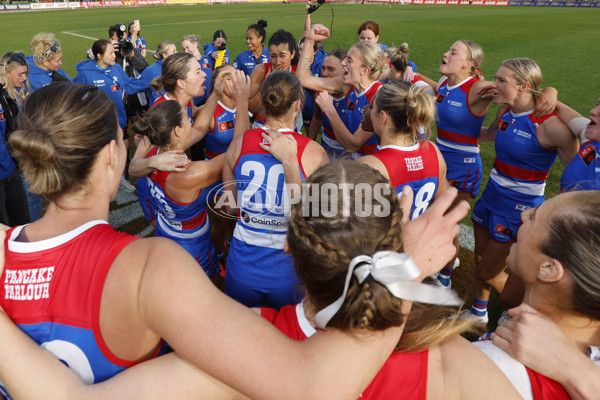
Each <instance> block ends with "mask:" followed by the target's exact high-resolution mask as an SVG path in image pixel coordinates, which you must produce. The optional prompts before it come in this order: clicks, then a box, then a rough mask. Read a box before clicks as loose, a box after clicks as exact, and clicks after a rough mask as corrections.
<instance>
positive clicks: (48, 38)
mask: <svg viewBox="0 0 600 400" xmlns="http://www.w3.org/2000/svg"><path fill="white" fill-rule="evenodd" d="M54 43H58V41H57V40H56V36H54V34H53V33H46V32H40V33H38V34H37V35H35V36H34V37H33V39H31V42H29V46H30V47H31V52H32V54H33V62H34V63H35V64H36V65H40V64H41V63H42V62H43V61H44V60H48V61H50V59H51V58H54V57H55V56H56V53H58V52H59V51H62V50H61V47H60V44H59V45H58V48H57V49H56V51H54V52H53V51H50V53H48V51H49V50H50V49H51V48H52V46H54ZM46 53H48V55H44V54H46Z"/></svg>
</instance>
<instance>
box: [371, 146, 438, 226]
mask: <svg viewBox="0 0 600 400" xmlns="http://www.w3.org/2000/svg"><path fill="white" fill-rule="evenodd" d="M373 157H376V158H377V159H378V160H379V161H381V162H382V163H383V165H384V166H385V168H386V170H387V171H388V175H389V177H390V182H391V184H392V187H393V188H394V190H395V191H396V194H398V195H400V194H402V188H403V187H404V186H405V185H409V186H410V187H411V188H412V190H413V193H414V197H413V204H412V206H411V209H410V219H415V218H417V217H418V216H419V215H421V214H422V213H423V212H424V211H425V210H426V209H427V207H429V204H430V203H431V201H432V200H433V197H434V196H435V194H436V193H437V190H438V187H439V184H440V182H439V176H440V165H439V160H438V156H437V152H436V151H435V147H433V146H432V145H431V144H430V143H428V142H419V143H417V144H415V145H413V146H410V147H400V146H394V145H387V146H383V147H382V148H381V149H379V150H378V151H376V152H375V154H373Z"/></svg>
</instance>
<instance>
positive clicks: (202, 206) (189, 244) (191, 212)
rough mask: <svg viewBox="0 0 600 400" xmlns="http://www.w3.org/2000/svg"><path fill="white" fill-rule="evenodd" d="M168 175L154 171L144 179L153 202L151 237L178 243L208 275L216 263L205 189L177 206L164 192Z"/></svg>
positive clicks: (207, 189)
mask: <svg viewBox="0 0 600 400" xmlns="http://www.w3.org/2000/svg"><path fill="white" fill-rule="evenodd" d="M158 151H159V148H158V147H154V148H152V149H151V150H150V151H149V152H148V155H147V157H151V156H153V155H156V154H158ZM170 174H172V172H168V171H158V170H155V171H153V172H152V173H151V174H150V179H149V180H148V184H149V186H150V195H151V196H152V198H153V200H154V201H153V202H152V205H153V206H155V207H156V210H155V214H156V231H155V236H162V237H167V238H169V239H172V240H173V241H175V242H177V243H179V244H180V245H181V247H183V248H184V249H186V250H187V251H188V253H190V254H191V255H192V257H194V258H195V259H196V261H198V263H199V264H200V265H201V266H202V268H203V269H204V270H205V271H206V272H207V274H208V275H209V276H212V274H213V273H214V272H215V271H214V268H215V266H216V264H215V263H216V260H215V256H214V247H213V245H212V242H211V240H210V221H209V218H208V203H207V197H208V195H209V188H203V189H202V190H200V191H199V192H198V196H197V197H196V198H195V199H194V200H193V201H191V202H189V203H180V202H178V201H175V200H173V199H171V198H170V197H169V195H168V193H167V190H166V181H167V178H168V177H169V175H170Z"/></svg>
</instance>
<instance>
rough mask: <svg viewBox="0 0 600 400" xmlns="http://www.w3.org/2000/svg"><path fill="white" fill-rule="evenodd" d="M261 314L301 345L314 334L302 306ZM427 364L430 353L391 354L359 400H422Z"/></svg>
mask: <svg viewBox="0 0 600 400" xmlns="http://www.w3.org/2000/svg"><path fill="white" fill-rule="evenodd" d="M260 313H261V316H262V317H263V318H264V319H266V320H267V321H269V322H270V323H271V324H273V326H275V327H276V328H277V329H279V330H280V331H281V332H282V333H283V334H284V335H286V336H287V337H289V338H290V339H293V340H296V341H302V340H305V339H306V338H308V337H310V336H312V335H313V334H314V333H315V332H316V330H315V328H313V327H312V326H311V325H310V323H309V322H308V319H307V318H306V314H305V313H304V308H303V306H302V304H297V305H291V306H284V307H282V308H281V310H279V311H275V310H271V309H269V308H261V311H260ZM428 364H429V350H423V351H418V352H393V353H392V355H390V357H389V358H388V359H387V361H386V362H385V364H383V367H381V369H380V370H379V372H378V373H377V375H376V376H375V378H373V380H372V381H371V383H370V384H369V386H368V387H367V388H366V389H365V391H364V392H363V393H362V394H361V396H360V399H363V400H369V399H409V400H411V399H415V400H425V399H426V398H427V368H428ZM398 377H402V378H401V379H399V378H398Z"/></svg>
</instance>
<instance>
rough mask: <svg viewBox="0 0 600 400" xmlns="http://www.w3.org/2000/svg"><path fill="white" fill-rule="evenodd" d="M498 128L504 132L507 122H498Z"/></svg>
mask: <svg viewBox="0 0 600 400" xmlns="http://www.w3.org/2000/svg"><path fill="white" fill-rule="evenodd" d="M498 129H500V130H501V131H502V132H506V129H508V122H507V121H500V122H498Z"/></svg>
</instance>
